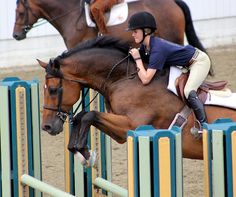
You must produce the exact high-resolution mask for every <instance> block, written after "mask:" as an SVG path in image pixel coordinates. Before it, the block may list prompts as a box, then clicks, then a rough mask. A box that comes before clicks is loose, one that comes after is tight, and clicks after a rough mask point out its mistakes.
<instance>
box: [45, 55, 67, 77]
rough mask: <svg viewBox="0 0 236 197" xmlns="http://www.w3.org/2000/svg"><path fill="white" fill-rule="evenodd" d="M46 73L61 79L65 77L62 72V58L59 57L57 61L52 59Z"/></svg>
mask: <svg viewBox="0 0 236 197" xmlns="http://www.w3.org/2000/svg"><path fill="white" fill-rule="evenodd" d="M46 73H47V74H49V75H52V76H54V77H60V78H62V77H63V75H62V73H61V70H60V57H59V56H58V57H56V58H55V59H54V58H51V59H50V60H49V63H48V65H47V67H46Z"/></svg>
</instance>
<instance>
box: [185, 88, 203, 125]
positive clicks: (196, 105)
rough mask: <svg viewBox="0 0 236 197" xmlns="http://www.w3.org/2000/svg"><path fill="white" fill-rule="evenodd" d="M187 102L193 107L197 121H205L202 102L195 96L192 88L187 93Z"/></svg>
mask: <svg viewBox="0 0 236 197" xmlns="http://www.w3.org/2000/svg"><path fill="white" fill-rule="evenodd" d="M188 103H189V105H190V107H191V108H192V109H193V111H194V114H195V116H196V118H197V119H198V121H199V122H200V123H201V125H202V124H203V123H205V122H206V121H207V120H206V112H205V109H204V106H203V103H202V102H201V101H200V99H199V98H198V96H197V93H196V91H194V90H192V91H191V92H190V93H189V96H188Z"/></svg>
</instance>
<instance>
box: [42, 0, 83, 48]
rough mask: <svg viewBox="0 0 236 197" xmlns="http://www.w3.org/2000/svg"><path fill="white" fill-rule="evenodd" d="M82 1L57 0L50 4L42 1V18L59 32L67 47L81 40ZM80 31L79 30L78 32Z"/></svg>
mask: <svg viewBox="0 0 236 197" xmlns="http://www.w3.org/2000/svg"><path fill="white" fill-rule="evenodd" d="M82 1H83V0H81V1H79V0H78V1H68V2H66V3H61V2H60V1H58V2H57V3H55V4H53V5H52V6H50V7H49V6H48V4H46V3H43V4H42V9H43V12H42V13H43V16H42V17H43V18H44V19H46V20H47V21H49V22H50V23H51V25H52V26H54V27H55V28H56V29H57V31H58V32H59V33H60V34H61V36H62V37H63V39H64V42H65V44H66V46H67V48H72V47H74V46H75V45H76V44H77V43H78V42H80V41H81V40H82V36H83V34H84V32H83V27H82V26H81V27H78V26H80V25H83V23H81V20H84V14H83V8H82V7H81V4H82ZM78 31H80V32H78Z"/></svg>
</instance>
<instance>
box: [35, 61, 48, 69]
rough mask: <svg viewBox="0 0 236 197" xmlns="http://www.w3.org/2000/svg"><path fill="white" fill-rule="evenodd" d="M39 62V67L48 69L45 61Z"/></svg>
mask: <svg viewBox="0 0 236 197" xmlns="http://www.w3.org/2000/svg"><path fill="white" fill-rule="evenodd" d="M37 61H38V63H39V65H40V66H41V67H43V68H44V69H46V67H47V63H45V62H43V61H41V60H39V59H37Z"/></svg>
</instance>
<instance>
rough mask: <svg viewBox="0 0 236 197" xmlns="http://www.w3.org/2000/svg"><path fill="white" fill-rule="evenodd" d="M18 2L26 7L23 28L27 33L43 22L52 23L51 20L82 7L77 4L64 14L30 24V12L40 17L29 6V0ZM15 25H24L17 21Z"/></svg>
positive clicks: (19, 0)
mask: <svg viewBox="0 0 236 197" xmlns="http://www.w3.org/2000/svg"><path fill="white" fill-rule="evenodd" d="M18 3H22V5H23V6H24V8H25V16H24V19H25V20H24V26H23V28H22V29H23V31H24V33H25V34H26V33H28V32H29V30H30V29H32V28H35V27H38V26H41V25H43V24H45V23H51V22H53V21H56V20H58V19H60V18H62V17H64V16H66V15H68V14H69V13H71V12H73V11H75V10H77V9H79V8H80V6H76V7H74V8H73V9H71V10H68V11H67V12H65V13H63V14H61V15H59V16H56V17H54V18H51V19H48V20H47V21H38V22H36V23H35V24H33V25H30V24H29V12H30V13H31V14H32V15H33V16H34V17H35V18H36V19H38V18H39V17H38V16H37V15H36V14H35V13H34V12H33V10H32V8H31V7H30V6H29V2H28V0H17V4H18ZM80 16H81V14H80ZM15 25H22V24H20V23H16V22H15Z"/></svg>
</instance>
